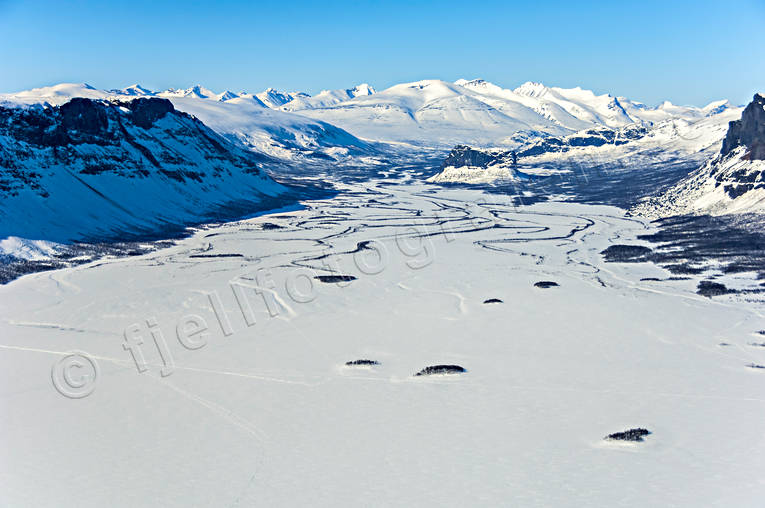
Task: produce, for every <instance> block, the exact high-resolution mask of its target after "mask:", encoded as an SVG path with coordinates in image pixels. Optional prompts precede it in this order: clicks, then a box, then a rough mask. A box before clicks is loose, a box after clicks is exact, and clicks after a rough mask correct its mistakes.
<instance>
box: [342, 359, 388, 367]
mask: <svg viewBox="0 0 765 508" xmlns="http://www.w3.org/2000/svg"><path fill="white" fill-rule="evenodd" d="M345 365H347V366H348V367H371V366H372V365H380V362H378V361H377V360H366V359H364V360H351V361H350V362H345Z"/></svg>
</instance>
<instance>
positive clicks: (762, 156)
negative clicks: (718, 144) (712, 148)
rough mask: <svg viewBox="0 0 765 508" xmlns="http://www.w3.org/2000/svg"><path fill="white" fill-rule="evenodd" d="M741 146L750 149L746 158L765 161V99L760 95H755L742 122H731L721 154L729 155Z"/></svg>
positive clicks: (742, 117) (745, 110)
mask: <svg viewBox="0 0 765 508" xmlns="http://www.w3.org/2000/svg"><path fill="white" fill-rule="evenodd" d="M739 146H746V147H747V149H748V150H747V154H746V155H745V156H744V157H746V158H748V159H750V160H765V97H763V96H762V95H760V94H755V95H754V99H753V100H752V102H750V103H749V105H748V106H747V107H746V108H745V109H744V112H743V113H742V114H741V120H735V121H733V122H730V124H729V128H728V134H727V135H726V136H725V140H724V141H723V146H722V150H721V151H720V153H721V154H722V155H723V156H724V155H728V154H729V153H731V152H732V151H733V150H735V149H736V148H738V147H739Z"/></svg>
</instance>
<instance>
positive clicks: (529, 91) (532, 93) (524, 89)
mask: <svg viewBox="0 0 765 508" xmlns="http://www.w3.org/2000/svg"><path fill="white" fill-rule="evenodd" d="M549 91H550V89H549V88H547V87H546V86H545V85H543V84H542V83H537V82H535V81H527V82H525V83H524V84H522V85H521V86H519V87H518V88H516V89H515V90H513V92H515V93H516V94H518V95H524V96H526V97H540V96H542V95H544V94H546V93H547V92H549Z"/></svg>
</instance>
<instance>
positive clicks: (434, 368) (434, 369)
mask: <svg viewBox="0 0 765 508" xmlns="http://www.w3.org/2000/svg"><path fill="white" fill-rule="evenodd" d="M463 372H467V370H465V368H464V367H460V366H459V365H431V366H430V367H425V368H424V369H422V370H421V371H420V372H418V373H417V374H415V376H432V375H437V374H461V373H463Z"/></svg>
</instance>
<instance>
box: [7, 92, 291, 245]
mask: <svg viewBox="0 0 765 508" xmlns="http://www.w3.org/2000/svg"><path fill="white" fill-rule="evenodd" d="M59 90H60V89H59ZM59 90H57V91H54V93H57V92H58V91H59ZM271 163H273V161H272V160H271V159H270V158H269V157H267V156H264V155H260V154H257V153H255V152H253V151H251V150H245V149H243V148H241V147H239V146H238V145H236V144H234V143H232V142H230V141H228V140H227V139H225V138H223V137H221V136H220V135H218V134H216V133H215V132H214V131H213V130H211V129H210V128H208V127H207V126H205V125H204V124H203V123H202V122H200V121H199V120H198V119H196V118H194V117H192V116H191V115H188V114H186V113H183V112H180V111H178V110H176V109H175V108H174V107H173V104H172V103H171V102H170V101H169V100H166V99H161V98H154V97H152V98H135V99H133V100H129V101H117V100H113V101H106V100H101V99H86V98H74V99H71V100H68V101H67V102H65V103H64V104H62V105H61V106H46V107H43V106H41V105H39V104H33V105H30V106H24V107H19V106H14V107H4V106H0V239H4V238H8V237H21V238H28V239H45V240H50V241H56V242H70V241H76V240H92V239H115V238H119V239H125V238H131V237H136V236H140V235H142V234H144V233H156V232H157V231H166V230H173V229H176V230H177V229H179V228H182V227H183V226H185V225H188V224H192V223H197V222H201V221H209V220H218V219H223V218H235V217H238V216H241V215H242V214H245V213H252V212H254V211H257V210H262V209H266V208H274V207H277V206H280V205H281V203H282V202H283V199H280V198H279V197H278V196H279V195H281V194H284V192H285V191H286V189H285V188H284V187H283V186H281V185H279V184H277V183H276V182H275V181H273V180H272V179H271V178H270V177H269V176H267V174H266V173H265V172H264V170H263V166H264V165H266V164H271Z"/></svg>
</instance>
